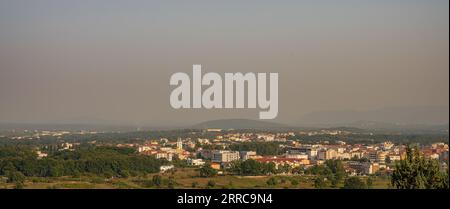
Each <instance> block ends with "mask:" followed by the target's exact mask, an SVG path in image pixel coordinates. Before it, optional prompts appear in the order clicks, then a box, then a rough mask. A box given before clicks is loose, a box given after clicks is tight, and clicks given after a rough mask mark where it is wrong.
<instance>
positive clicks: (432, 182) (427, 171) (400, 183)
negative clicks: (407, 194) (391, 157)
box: [391, 146, 449, 189]
mask: <svg viewBox="0 0 450 209" xmlns="http://www.w3.org/2000/svg"><path fill="white" fill-rule="evenodd" d="M391 183H392V185H393V186H394V187H396V188H398V189H448V188H449V187H448V171H447V172H442V171H441V169H440V166H439V162H438V161H437V160H433V159H426V158H425V157H424V156H423V155H421V154H420V152H419V149H418V148H417V147H411V146H409V147H408V148H407V149H406V159H404V160H401V161H400V162H398V163H396V165H395V170H394V172H393V173H392V178H391Z"/></svg>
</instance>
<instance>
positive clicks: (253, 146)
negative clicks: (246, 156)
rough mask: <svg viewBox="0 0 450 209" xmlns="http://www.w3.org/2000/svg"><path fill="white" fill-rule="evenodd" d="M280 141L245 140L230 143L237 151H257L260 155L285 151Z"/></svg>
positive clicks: (231, 147)
mask: <svg viewBox="0 0 450 209" xmlns="http://www.w3.org/2000/svg"><path fill="white" fill-rule="evenodd" d="M279 145H280V143H278V142H244V143H237V144H232V145H230V149H231V150H235V151H256V153H257V154H258V155H263V156H264V155H278V154H281V153H283V149H282V148H280V146H279Z"/></svg>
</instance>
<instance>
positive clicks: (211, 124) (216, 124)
mask: <svg viewBox="0 0 450 209" xmlns="http://www.w3.org/2000/svg"><path fill="white" fill-rule="evenodd" d="M192 128H196V129H206V128H220V129H265V128H267V129H270V128H289V126H288V125H285V124H280V123H274V122H267V121H260V120H250V119H222V120H210V121H205V122H202V123H199V124H196V125H194V126H192Z"/></svg>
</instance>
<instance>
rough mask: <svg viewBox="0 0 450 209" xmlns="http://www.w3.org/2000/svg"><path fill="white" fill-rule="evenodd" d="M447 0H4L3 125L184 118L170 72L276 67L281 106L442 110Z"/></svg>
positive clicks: (196, 116) (208, 114)
mask: <svg viewBox="0 0 450 209" xmlns="http://www.w3.org/2000/svg"><path fill="white" fill-rule="evenodd" d="M448 4H449V1H448V0H421V1H419V0H404V1H400V0H376V1H375V0H370V1H363V0H343V1H335V0H328V1H327V0H323V1H316V0H310V1H131V0H127V1H125V0H123V1H114V0H104V1H99V0H79V1H75V0H72V1H65V0H53V1H49V0H40V1H29V0H0V122H30V123H37V122H39V123H59V122H64V123H73V122H78V123H86V122H94V123H124V124H136V125H169V124H173V125H179V124H190V123H195V122H199V121H204V120H210V119H218V118H252V119H257V118H258V112H259V110H257V109H253V110H239V111H238V110H174V109H172V108H171V107H170V104H169V95H170V92H171V89H172V87H170V86H169V78H170V76H171V75H172V74H173V73H175V72H187V73H189V74H191V73H192V64H202V65H203V66H204V70H203V71H204V72H205V71H213V72H219V73H224V72H278V73H279V77H280V79H279V94H280V99H279V103H280V106H279V114H278V118H277V119H276V120H275V121H279V122H292V121H297V120H298V118H299V117H300V116H302V115H303V114H306V113H309V112H314V111H327V110H371V109H377V108H383V107H390V106H424V105H433V106H436V105H438V106H441V105H444V106H448V101H449V58H448V57H449V21H448V18H449V11H448V8H449V5H448Z"/></svg>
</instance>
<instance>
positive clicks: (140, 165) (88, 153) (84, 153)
mask: <svg viewBox="0 0 450 209" xmlns="http://www.w3.org/2000/svg"><path fill="white" fill-rule="evenodd" d="M0 153H1V154H0V175H11V174H14V175H19V174H18V173H20V174H22V175H24V176H38V177H58V176H79V175H82V174H83V175H84V174H92V175H98V176H104V177H128V176H130V175H138V174H143V173H155V172H159V167H160V166H161V165H163V164H165V163H166V162H165V161H164V160H158V159H155V158H154V157H150V156H144V155H138V154H136V153H134V151H132V150H130V149H128V148H116V147H89V148H82V149H77V150H75V151H59V152H56V153H54V154H52V155H49V156H48V157H45V158H43V159H38V158H37V156H36V154H35V153H34V152H33V150H32V149H30V148H21V147H10V146H6V147H0Z"/></svg>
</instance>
